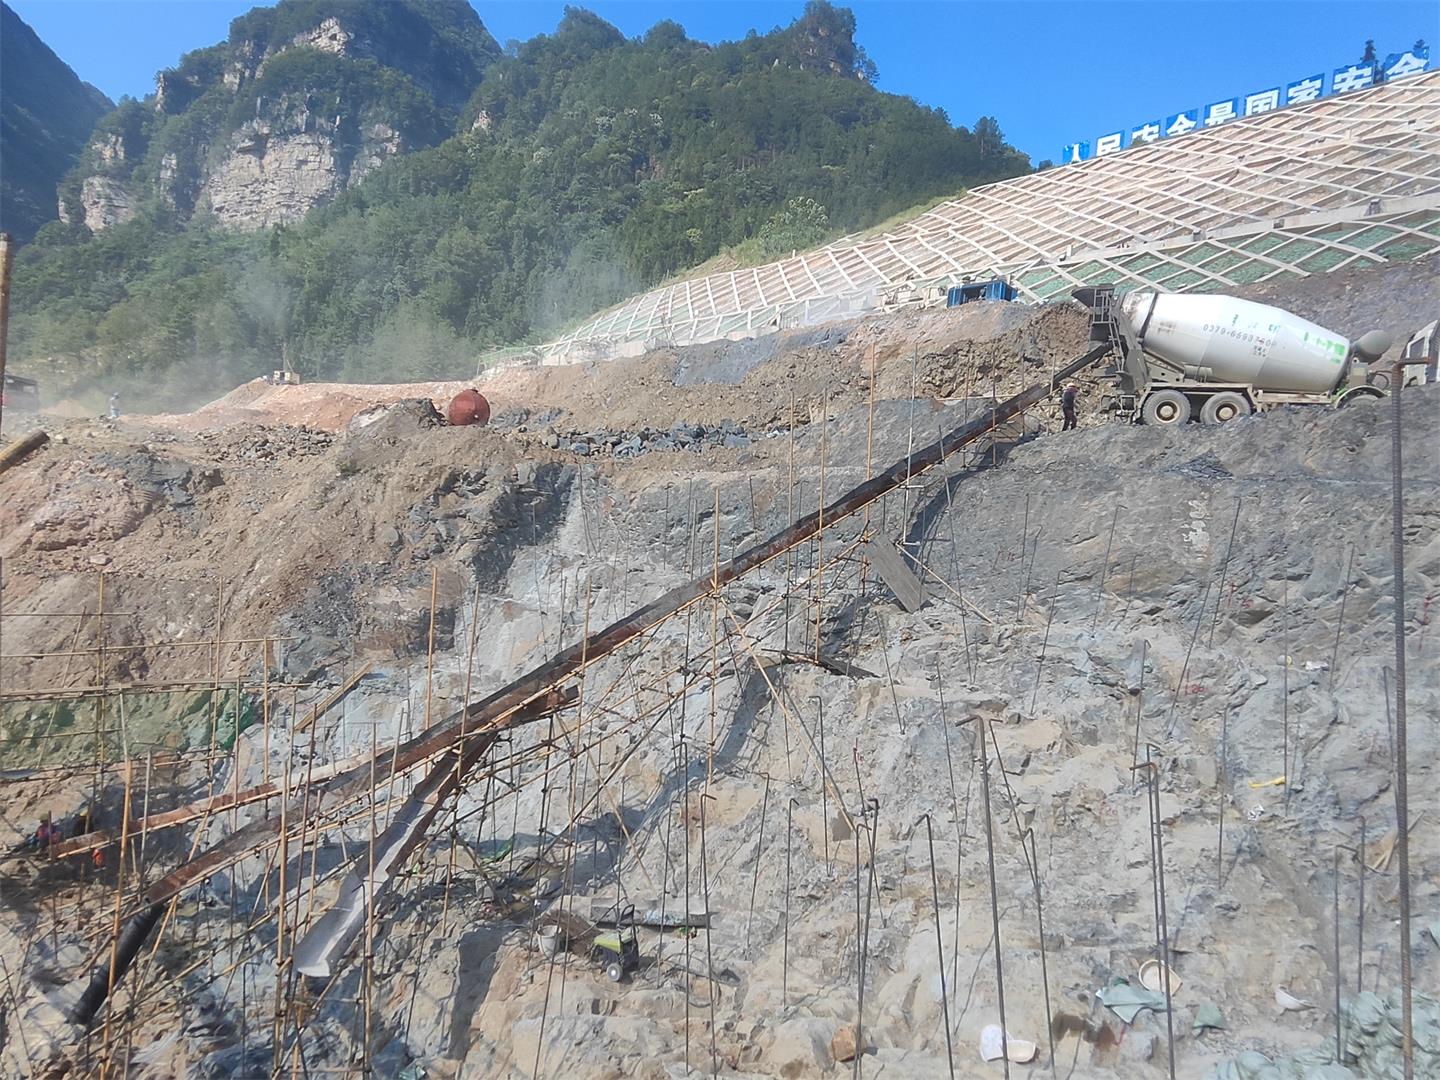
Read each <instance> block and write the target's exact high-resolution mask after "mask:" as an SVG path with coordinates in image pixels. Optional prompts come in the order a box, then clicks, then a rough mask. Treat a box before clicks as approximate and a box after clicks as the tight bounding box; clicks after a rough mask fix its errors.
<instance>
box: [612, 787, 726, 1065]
mask: <svg viewBox="0 0 1440 1080" xmlns="http://www.w3.org/2000/svg"><path fill="white" fill-rule="evenodd" d="M706 799H709V800H711V801H712V802H713V801H715V796H714V795H711V794H710V793H709V792H708V791H702V792H701V793H700V892H701V896H702V897H703V898H704V900H705V978H706V981H707V985H706V997H708V998H709V999H710V1075H711V1076H719V1075H720V1056H719V1054H718V1052H717V1051H716V1049H715V962H714V958H713V957H714V954H713V953H712V952H711V950H710V863H709V848H708V847H707V846H706V842H705V832H706V830H705V800H706ZM616 914H617V915H618V914H619V912H618V911H617V912H616ZM685 919H686V921H687V922H688V921H689V919H690V912H689V911H686V912H685Z"/></svg>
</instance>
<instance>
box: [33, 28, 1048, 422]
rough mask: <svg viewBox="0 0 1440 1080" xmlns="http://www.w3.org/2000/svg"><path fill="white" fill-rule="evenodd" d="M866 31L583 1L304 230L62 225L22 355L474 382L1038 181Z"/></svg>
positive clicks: (160, 210)
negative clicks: (923, 205)
mask: <svg viewBox="0 0 1440 1080" xmlns="http://www.w3.org/2000/svg"><path fill="white" fill-rule="evenodd" d="M853 31H854V19H853V17H852V16H851V14H850V13H849V12H848V11H846V10H844V9H838V8H833V7H831V6H830V5H828V4H826V3H823V2H815V3H811V4H810V5H809V6H808V7H807V10H806V13H805V15H804V17H803V18H801V19H800V20H798V21H797V22H796V23H794V24H792V25H791V26H790V27H788V28H786V29H784V30H780V31H776V32H774V33H771V34H766V35H756V34H752V35H750V36H749V37H747V38H746V39H745V40H743V41H738V42H732V43H726V44H722V45H718V46H709V45H706V44H703V43H699V42H693V41H689V40H687V39H686V37H685V35H684V32H683V30H682V29H681V28H680V27H679V26H678V25H676V24H674V23H669V22H666V23H661V24H659V25H657V26H655V27H654V28H653V29H651V30H650V31H649V32H648V33H647V34H646V35H645V36H644V37H643V38H642V39H638V40H626V39H625V38H623V37H622V35H621V34H620V33H619V32H618V31H616V30H615V29H614V28H613V27H611V26H610V25H608V24H607V23H605V22H603V21H602V20H600V19H599V18H597V17H596V16H594V15H592V14H590V13H588V12H585V11H581V10H577V9H573V8H572V9H567V13H566V15H565V18H564V20H563V22H562V23H561V25H560V26H559V27H558V29H557V30H556V32H555V33H554V34H551V35H544V36H540V37H537V38H535V39H533V40H531V41H528V42H525V43H523V44H520V45H518V46H516V45H512V46H511V47H510V48H508V49H507V50H506V54H505V55H504V56H503V57H501V58H500V59H498V60H496V61H495V62H494V63H492V64H490V65H489V66H488V67H487V68H486V69H485V71H484V74H483V77H481V79H480V81H479V84H478V88H477V89H476V90H475V91H474V93H473V95H472V96H471V97H470V99H469V101H468V104H466V105H465V106H464V108H463V109H461V110H460V111H459V113H458V116H457V118H456V119H455V121H454V122H455V128H454V130H455V131H456V134H454V135H453V136H451V137H450V138H448V139H446V140H444V141H443V142H440V143H439V144H438V145H435V146H433V147H431V148H429V149H425V150H420V151H418V152H415V153H411V154H406V155H404V156H402V157H399V158H397V159H395V160H392V161H390V162H389V163H387V164H385V165H384V166H382V167H381V168H379V169H377V170H376V171H374V172H373V173H371V174H370V175H368V176H367V177H366V179H365V180H364V181H363V182H362V183H360V184H359V185H358V186H356V187H353V188H351V189H350V190H348V191H346V192H345V193H344V194H342V195H341V196H340V197H339V198H338V199H336V200H335V201H334V202H333V203H331V204H330V205H328V206H325V207H323V208H321V209H318V210H315V211H312V212H311V214H310V215H309V216H308V217H307V218H306V219H305V220H304V221H303V222H302V223H300V224H299V225H296V226H292V227H288V228H286V227H275V228H272V229H269V230H265V231H262V232H258V233H248V234H239V233H228V232H223V231H220V230H218V229H217V228H215V227H214V226H213V224H211V223H208V222H207V221H206V220H205V218H204V215H203V214H200V215H197V216H195V217H193V218H190V219H189V220H185V219H184V218H183V215H180V214H177V213H176V212H175V211H174V210H173V209H172V208H171V207H170V206H168V205H166V204H164V203H163V201H161V200H156V199H152V200H150V201H149V202H147V203H145V204H144V205H142V206H141V207H140V209H139V213H138V215H137V217H136V218H135V219H134V220H133V221H130V222H128V223H126V224H121V225H114V226H112V227H110V228H107V229H105V230H104V231H103V232H101V233H98V234H96V235H94V236H91V235H90V234H89V233H88V232H87V231H85V230H84V229H83V228H79V227H65V226H61V225H59V224H58V223H57V224H56V225H54V226H51V227H49V228H48V229H47V230H46V231H45V233H44V234H42V236H41V237H40V238H39V239H38V240H37V242H36V243H35V244H33V245H31V246H30V248H29V249H27V250H26V251H25V252H24V253H23V258H22V261H21V265H20V267H19V269H18V272H17V280H16V289H15V303H16V309H17V320H16V332H17V337H18V340H17V341H16V343H15V345H16V351H17V352H19V353H20V354H21V355H22V356H25V357H29V358H32V359H35V360H38V359H40V358H46V357H70V358H75V357H82V358H84V360H85V363H86V365H88V367H89V368H90V369H92V370H97V371H98V372H100V373H101V374H102V376H112V377H114V376H120V375H122V374H126V373H130V374H136V373H145V374H146V377H147V378H151V379H153V380H154V381H155V382H156V383H157V384H162V383H163V384H166V386H167V391H166V392H167V394H168V393H181V392H183V391H185V390H193V391H196V392H199V391H200V390H202V389H203V390H205V391H208V390H209V389H212V388H213V386H214V385H215V384H222V383H225V382H227V381H233V379H235V378H237V377H248V376H250V375H252V374H254V373H256V372H258V371H260V370H262V369H266V368H268V367H270V366H272V365H273V362H274V361H275V359H277V358H278V355H279V351H280V348H281V346H282V343H283V344H284V345H285V346H286V351H287V355H288V357H289V359H290V361H291V362H292V363H294V364H295V365H296V367H297V368H299V369H300V370H301V371H302V373H304V374H306V375H308V376H311V377H315V376H325V377H337V376H338V377H348V378H376V379H404V378H410V377H416V376H425V375H441V374H450V373H460V372H463V371H464V370H465V369H466V368H467V366H468V367H470V368H471V369H473V365H474V357H475V356H476V354H477V353H478V352H479V351H481V350H482V349H485V348H488V347H493V346H498V345H504V344H509V343H516V342H523V341H531V340H536V339H539V338H542V337H544V336H546V335H547V334H550V333H553V332H554V331H555V330H557V329H559V328H560V327H562V326H563V325H565V324H567V323H569V322H572V321H574V320H575V319H577V318H580V317H582V316H584V315H587V314H589V313H590V312H592V311H594V310H596V309H597V308H600V307H603V306H605V305H607V304H609V303H612V302H614V301H616V300H619V299H621V298H623V297H624V296H626V295H629V294H631V293H633V292H634V291H636V290H637V289H640V288H643V287H645V286H646V285H648V284H651V283H653V282H654V281H656V280H658V279H660V278H663V277H666V276H669V275H672V274H674V273H675V272H676V271H679V270H682V269H684V268H685V267H687V266H691V265H694V264H696V263H699V262H701V261H703V260H705V259H707V258H709V257H710V256H712V255H714V254H715V253H716V252H717V251H720V250H721V249H722V248H724V247H727V246H730V245H734V244H737V243H739V242H742V241H747V240H749V241H752V242H754V241H758V242H760V243H761V244H763V245H765V246H766V247H767V249H769V250H773V251H775V252H777V253H778V252H779V251H782V250H783V251H787V252H788V250H789V249H790V248H791V247H803V246H806V245H808V244H811V243H814V242H815V241H816V240H818V239H821V238H822V236H823V235H825V234H827V233H833V232H840V231H849V230H852V229H855V228H860V227H864V226H866V225H869V224H873V223H874V222H877V221H879V220H882V219H884V218H886V217H887V216H890V215H892V214H894V213H895V212H896V211H898V210H901V209H904V208H905V207H908V206H911V205H914V204H915V203H917V202H921V201H923V200H926V199H929V198H932V197H934V196H935V195H938V194H942V193H952V192H956V191H958V190H960V189H961V188H963V187H965V186H967V185H971V184H975V183H979V182H985V181H989V180H993V179H998V178H1002V177H1006V176H1012V175H1015V174H1017V173H1021V172H1024V171H1026V170H1027V169H1028V167H1029V165H1028V161H1027V160H1026V158H1025V157H1024V156H1023V155H1021V154H1019V153H1017V152H1016V151H1014V150H1013V149H1011V148H1010V147H1008V146H1007V145H1006V144H1005V143H1004V141H1003V138H1002V137H1001V134H1000V131H999V128H998V126H997V125H996V123H995V121H994V120H992V119H988V118H985V119H982V120H981V121H979V122H978V123H976V124H975V125H974V128H973V129H968V128H965V127H955V126H952V125H951V123H950V121H949V119H948V118H947V117H946V116H945V115H944V114H943V113H941V112H939V111H938V110H933V109H929V108H926V107H923V106H921V105H918V104H916V103H915V102H913V101H911V100H909V99H905V98H899V97H895V96H892V95H887V94H882V93H880V92H878V91H877V90H875V89H874V87H873V86H872V85H871V83H870V79H871V78H873V75H874V72H873V68H872V67H871V65H870V64H869V62H868V60H867V59H866V58H865V56H864V53H863V50H861V49H860V48H859V47H858V46H857V45H856V43H855V42H854V38H853ZM287 32H288V31H287ZM232 37H233V34H232ZM292 55H294V56H297V57H300V60H298V61H295V62H296V63H302V62H303V63H306V64H314V65H315V66H316V71H317V72H320V74H317V75H315V77H317V78H318V77H321V74H323V72H321V67H322V64H323V61H319V60H316V59H315V58H314V57H313V54H308V53H306V52H305V50H300V51H298V52H296V53H294V54H292ZM267 77H268V74H267ZM326 77H328V76H326ZM377 77H378V76H377ZM398 99H399V95H398V93H397V100H398ZM112 119H113V118H112ZM167 379H168V380H169V382H168V383H166V380H167ZM200 382H204V383H208V384H210V385H206V386H204V387H198V386H197V385H196V384H197V383H200Z"/></svg>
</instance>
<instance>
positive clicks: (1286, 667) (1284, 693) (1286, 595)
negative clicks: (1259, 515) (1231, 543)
mask: <svg viewBox="0 0 1440 1080" xmlns="http://www.w3.org/2000/svg"><path fill="white" fill-rule="evenodd" d="M1280 550H1281V551H1282V552H1288V551H1289V543H1288V537H1287V536H1286V533H1285V530H1284V529H1282V530H1281V531H1280ZM1280 574H1281V577H1280V740H1281V745H1280V750H1281V753H1280V775H1281V777H1282V778H1283V779H1284V781H1285V783H1284V788H1283V790H1284V792H1285V804H1284V805H1285V814H1286V816H1289V813H1290V568H1289V567H1288V566H1282V567H1281V568H1280Z"/></svg>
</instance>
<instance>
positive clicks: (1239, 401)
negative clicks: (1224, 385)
mask: <svg viewBox="0 0 1440 1080" xmlns="http://www.w3.org/2000/svg"><path fill="white" fill-rule="evenodd" d="M1253 411H1254V410H1253V409H1252V408H1251V407H1250V402H1249V401H1247V400H1246V399H1245V395H1244V394H1237V393H1235V392H1234V391H1233V390H1225V391H1222V392H1221V393H1219V394H1216V395H1214V396H1213V397H1210V398H1206V399H1205V405H1204V406H1203V407H1202V408H1201V410H1200V422H1201V423H1202V424H1228V423H1229V422H1230V421H1231V420H1238V419H1239V418H1240V417H1242V416H1249V415H1250V414H1251V413H1252V412H1253Z"/></svg>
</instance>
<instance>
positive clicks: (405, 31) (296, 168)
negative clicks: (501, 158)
mask: <svg viewBox="0 0 1440 1080" xmlns="http://www.w3.org/2000/svg"><path fill="white" fill-rule="evenodd" d="M498 54H499V47H498V46H497V45H496V44H495V42H494V39H493V38H491V37H490V35H489V34H488V32H486V30H485V28H484V27H483V26H482V25H481V23H480V21H479V19H478V17H476V16H475V13H474V11H473V9H472V8H471V7H470V6H469V5H468V4H467V3H464V2H463V0H442V2H440V3H423V4H422V3H419V2H412V0H388V2H387V3H384V4H351V3H344V2H341V0H336V2H335V3H333V4H326V3H323V2H321V3H315V2H313V0H310V2H307V3H304V4H301V3H295V2H289V3H287V2H282V3H280V4H278V5H277V6H276V7H274V8H265V9H256V10H255V11H252V12H250V13H249V14H248V15H246V16H242V17H241V18H240V19H237V20H236V21H235V22H234V23H233V24H232V26H231V38H230V40H229V41H228V42H225V43H223V44H221V45H217V46H213V47H211V48H208V49H202V50H198V51H197V52H194V53H190V54H188V55H187V56H186V57H184V58H183V59H182V61H181V63H180V64H179V65H178V66H177V67H176V68H173V69H170V70H167V71H164V72H161V73H160V75H159V76H157V78H156V86H155V94H154V95H153V96H152V97H151V98H148V99H146V101H145V102H143V103H133V102H132V103H128V104H127V105H126V106H122V108H120V109H117V110H116V112H115V113H113V114H111V116H110V117H107V118H105V119H103V120H102V121H101V123H100V125H99V126H98V127H97V130H96V132H95V134H94V136H93V137H92V139H91V141H90V144H89V146H88V148H87V150H86V152H85V155H84V158H83V161H82V164H81V166H80V167H79V168H78V169H77V170H76V172H75V173H74V174H72V176H71V178H70V179H69V181H68V182H67V184H63V185H62V188H61V198H60V203H61V207H60V210H61V216H62V218H64V219H65V220H67V221H71V222H76V223H81V224H84V225H85V226H86V227H87V228H89V229H91V230H92V231H99V230H101V229H105V228H108V227H110V226H112V225H115V224H117V223H120V222H124V221H127V220H130V219H131V218H132V217H134V215H135V214H136V213H137V212H138V211H139V210H140V209H142V208H143V207H144V206H145V205H146V204H147V203H154V204H157V205H158V206H160V207H164V208H166V209H168V210H170V211H173V212H177V213H179V214H181V215H182V216H188V215H190V214H192V213H195V212H197V211H208V212H209V213H211V214H213V216H214V218H215V220H216V221H218V222H219V223H220V224H222V225H224V226H225V227H227V228H232V229H241V230H245V229H260V228H266V227H269V226H271V225H277V224H289V223H293V222H296V221H299V220H300V219H301V218H303V217H304V216H305V215H306V214H307V213H308V212H309V211H310V210H312V209H314V208H315V207H317V206H320V205H322V204H324V203H326V202H329V201H330V200H332V199H334V198H335V197H336V196H337V195H339V194H340V193H341V192H343V191H344V190H345V189H346V188H347V187H350V186H352V185H354V184H356V183H358V182H359V181H360V180H361V179H362V178H363V177H364V176H365V175H366V174H368V173H370V172H371V171H373V170H374V169H376V168H378V167H379V166H381V165H383V164H384V163H385V162H386V161H388V160H390V159H391V158H393V157H395V156H396V155H399V154H403V153H406V152H408V151H410V150H414V149H418V148H421V147H424V146H428V145H433V144H434V143H436V142H438V141H440V139H442V138H444V137H445V136H446V135H448V134H450V133H451V131H453V130H454V124H455V121H456V119H457V118H458V110H459V108H460V106H461V105H462V104H463V103H464V102H465V101H466V100H467V99H468V98H469V96H470V94H471V93H472V91H473V90H474V87H475V85H477V84H478V81H479V78H480V75H481V74H482V73H483V69H484V67H485V65H486V64H488V63H489V61H490V60H491V59H493V58H494V57H495V56H497V55H498Z"/></svg>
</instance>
